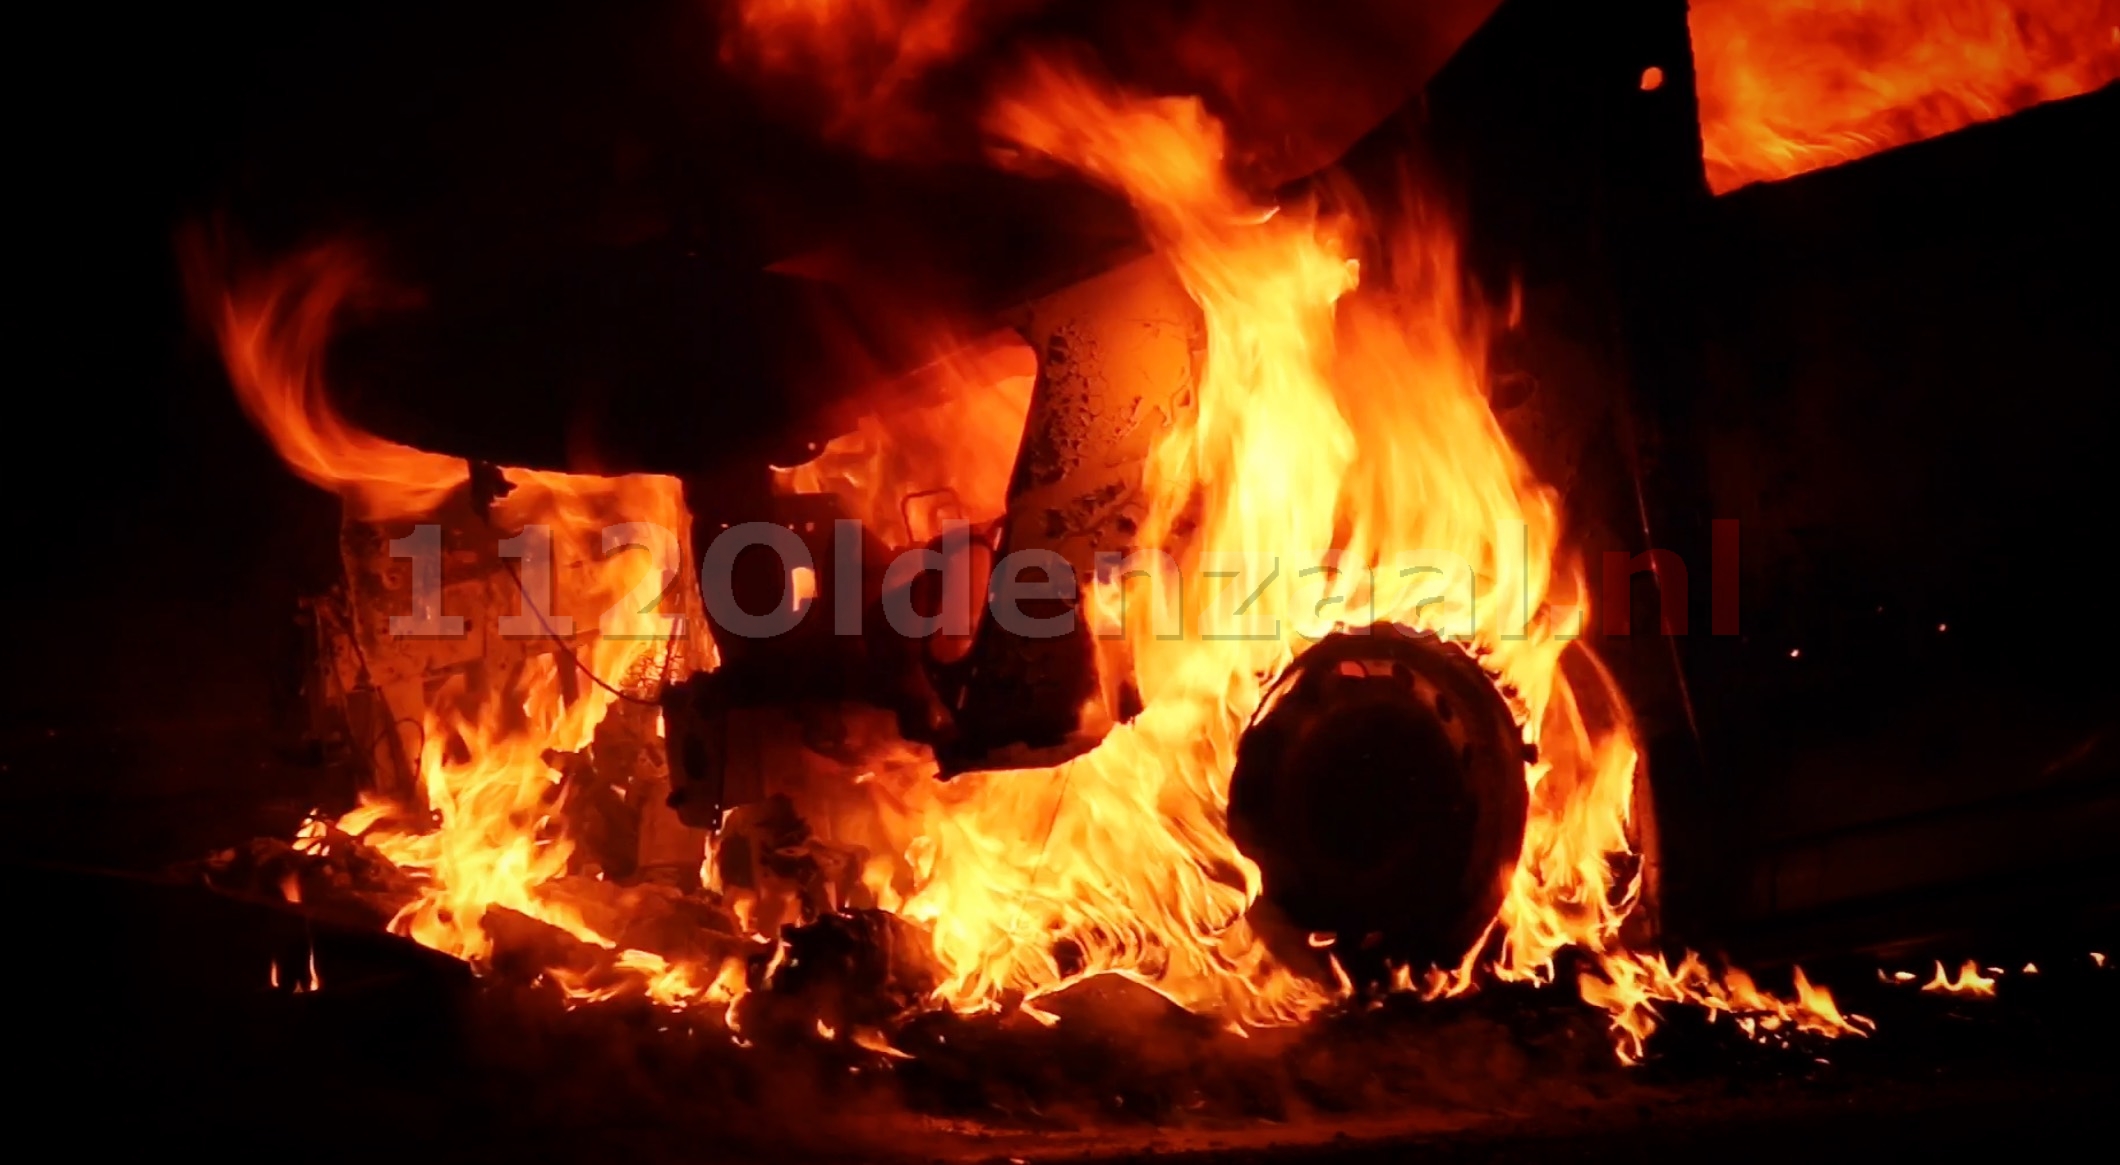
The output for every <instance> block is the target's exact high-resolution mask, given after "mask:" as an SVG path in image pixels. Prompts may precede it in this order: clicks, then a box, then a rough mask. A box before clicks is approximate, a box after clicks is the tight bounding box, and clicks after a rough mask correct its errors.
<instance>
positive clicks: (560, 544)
mask: <svg viewBox="0 0 2120 1165" xmlns="http://www.w3.org/2000/svg"><path fill="white" fill-rule="evenodd" d="M189 258H190V260H191V273H192V275H193V278H194V286H195V292H196V293H197V294H198V295H199V296H200V297H201V298H202V299H203V300H204V301H205V302H204V304H203V306H205V307H206V309H207V311H208V313H209V315H210V316H211V319H212V322H213V324H214V329H215V332H216V335H217V337H218V339H219V342H220V347H221V354H222V358H223V360H224V362H225V363H226V365H227V368H228V371H229V376H230V379H231V380H232V381H233V383H234V385H235V388H236V392H237V395H238V397H239V398H240V399H241V401H242V402H243V405H244V408H245V409H246V410H247V411H248V412H249V414H250V416H251V419H252V420H253V421H255V422H256V423H257V425H258V427H259V428H260V429H261V430H263V432H264V433H265V434H266V436H267V437H269V438H270V439H271V441H272V443H273V445H274V447H275V448H276V449H277V450H278V451H279V453H280V455H281V456H282V457H283V458H285V459H286V461H287V463H288V465H289V466H290V467H291V468H293V469H294V470H295V472H297V473H298V474H300V475H301V476H303V477H305V478H307V479H308V480H310V481H312V482H314V483H316V484H317V485H320V486H323V487H325V488H327V489H331V490H333V491H335V492H337V493H338V494H339V495H340V496H341V497H342V498H343V499H344V500H345V502H346V505H347V508H348V512H349V515H350V516H354V517H357V518H359V519H361V520H365V521H372V522H383V521H393V520H413V519H430V518H431V517H432V515H433V514H434V513H435V511H437V510H438V509H440V508H441V507H442V506H443V505H444V503H445V502H447V501H448V500H449V499H451V498H452V497H454V496H457V495H458V494H459V493H460V492H461V491H462V490H464V488H465V486H466V483H467V480H468V478H469V470H468V467H467V466H466V464H465V463H464V462H462V461H459V460H456V459H454V458H449V457H444V456H441V455H438V454H433V453H427V452H423V451H420V450H417V449H412V448H409V447H407V446H404V445H399V444H396V443H393V442H390V441H386V440H383V439H381V438H379V437H376V436H374V435H372V434H368V433H365V432H362V431H360V430H358V429H356V428H354V427H353V426H351V425H349V424H347V423H346V422H345V421H344V420H343V419H342V418H341V417H340V416H339V415H338V414H337V413H336V412H335V411H334V410H333V409H332V407H331V404H330V401H329V399H328V397H327V396H326V393H325V386H324V381H323V377H322V367H323V358H324V351H325V344H326V341H327V340H328V338H329V335H330V330H331V327H332V325H333V322H334V321H335V320H336V319H337V318H338V317H339V315H340V314H341V312H343V311H344V310H346V309H347V308H348V307H349V305H350V304H351V303H352V302H354V301H355V299H356V298H357V296H358V295H359V294H360V293H361V292H363V291H364V290H366V289H369V288H371V287H372V286H373V281H372V279H371V277H370V276H369V274H368V273H367V272H366V271H365V269H364V267H363V265H362V264H361V262H360V260H359V258H358V257H357V256H356V255H354V254H352V253H351V252H349V251H347V250H344V249H339V248H323V249H318V250H314V251H311V252H308V253H306V254H303V255H301V256H299V257H297V258H295V259H293V260H290V261H288V262H286V263H283V264H281V265H280V266H278V267H277V268H275V269H274V270H273V271H271V272H270V273H268V274H266V275H263V276H256V275H247V276H246V275H241V274H236V275H233V276H228V275H224V274H222V273H220V272H217V271H215V270H214V269H213V268H214V263H215V257H214V256H212V255H211V254H210V252H209V250H208V249H207V248H205V247H204V246H194V247H193V248H192V251H191V254H190V256H189ZM503 477H504V479H505V481H506V482H507V484H508V485H509V486H510V487H512V488H511V490H510V491H509V492H508V493H507V494H506V495H505V496H504V497H501V498H499V499H498V500H496V501H495V502H494V504H493V507H492V517H491V521H492V524H493V526H494V527H495V528H496V529H497V530H507V531H514V530H518V529H520V528H522V527H525V526H533V525H540V526H546V527H549V528H550V529H551V531H552V540H553V544H552V554H551V560H552V562H553V563H554V565H555V570H554V574H555V575H556V576H557V587H556V601H555V603H554V608H555V609H554V610H552V611H547V612H543V614H544V615H546V616H548V617H553V618H557V617H562V616H570V615H571V616H573V617H574V618H575V620H576V622H579V623H581V624H583V625H585V626H594V627H596V628H597V631H596V633H595V634H594V635H593V636H592V637H590V642H589V644H588V647H587V650H586V652H583V653H581V654H579V655H577V657H576V658H577V659H579V661H580V663H581V665H582V666H583V667H584V668H585V669H586V670H588V671H589V672H590V673H591V674H593V675H595V676H597V677H606V678H607V682H611V683H614V684H615V683H617V682H620V681H621V680H622V678H623V677H625V676H627V675H629V674H631V673H632V672H633V671H634V670H635V669H636V668H638V667H641V666H643V665H645V664H651V663H652V662H653V661H654V660H656V659H658V658H660V657H661V656H662V655H663V653H665V652H668V651H670V650H672V649H673V645H674V644H675V643H676V642H677V641H678V640H679V639H680V638H681V637H682V636H683V635H684V634H685V631H684V630H683V628H682V627H681V626H679V625H676V624H674V623H673V620H672V619H671V618H670V617H668V616H665V615H663V614H662V613H660V611H659V610H657V609H655V607H654V606H653V605H652V602H651V601H652V600H653V598H654V596H655V595H656V594H658V593H660V592H661V590H662V587H663V585H667V583H668V582H669V581H670V579H671V578H673V577H675V575H676V573H677V571H676V568H677V567H678V566H679V565H680V564H681V562H682V557H681V554H680V553H679V552H678V551H677V549H676V547H675V546H674V545H673V546H668V547H662V548H659V549H660V550H661V551H662V553H660V554H653V555H650V556H647V557H650V558H653V559H655V561H644V556H642V555H640V554H638V553H626V552H624V551H623V550H622V549H621V550H620V552H617V553H611V554H608V555H607V554H606V553H605V549H604V546H603V543H602V538H603V534H604V531H605V529H606V528H607V527H610V526H613V525H615V524H618V523H622V522H635V523H649V524H652V525H653V526H655V527H660V528H661V529H662V530H666V531H671V532H678V531H683V530H684V529H686V526H687V522H688V519H687V517H686V515H685V512H684V506H683V501H682V497H681V494H680V490H679V487H678V483H677V482H676V481H675V480H674V479H671V478H664V477H651V476H645V475H634V476H629V477H616V478H609V477H587V476H577V475H570V474H562V473H547V472H537V471H531V470H522V469H509V470H505V471H503ZM647 540H650V541H652V540H653V539H652V538H650V539H647ZM651 549H655V548H651ZM655 571H661V572H663V574H662V577H661V578H660V579H659V580H658V579H656V578H653V577H650V576H651V572H655ZM643 583H647V584H648V585H650V586H652V587H653V588H654V589H650V590H648V591H647V592H646V597H645V598H640V601H637V602H636V601H625V602H622V601H621V600H626V599H629V598H638V597H639V592H640V590H641V587H642V584H643ZM658 584H660V585H658ZM600 616H601V617H600ZM471 633H472V634H479V633H481V630H480V629H477V628H474V629H472V632H471ZM567 650H570V651H577V652H579V651H580V648H577V647H572V646H569V647H568V648H567ZM695 658H696V657H695ZM572 666H573V665H571V664H567V663H564V662H563V661H561V660H560V659H559V658H558V657H557V656H555V655H543V656H539V657H536V658H535V659H534V660H532V661H531V663H530V665H528V666H525V667H524V668H523V669H521V674H520V675H518V676H515V677H512V678H511V679H509V680H508V681H506V682H500V683H491V684H488V685H487V686H486V688H485V690H475V689H474V688H473V687H472V686H471V685H470V683H469V682H468V681H467V680H466V679H465V677H464V676H462V675H458V676H455V677H452V678H451V679H450V680H449V682H448V683H447V684H446V685H445V686H444V687H443V689H442V690H441V691H438V692H436V693H434V694H433V695H432V696H431V697H430V700H429V704H428V708H427V712H426V716H425V718H424V721H423V722H422V723H421V724H420V726H419V727H420V729H421V731H420V733H419V738H418V739H419V740H420V742H421V743H420V747H419V750H418V756H417V771H418V779H419V792H420V794H421V797H422V799H423V801H424V804H423V805H422V806H419V807H412V806H400V805H391V804H387V803H384V802H380V801H369V802H367V803H364V804H363V805H362V806H360V807H359V808H357V809H355V810H353V811H352V812H351V813H349V814H347V815H346V816H345V817H343V818H341V819H340V820H339V821H338V822H337V823H336V825H337V828H338V829H340V830H342V831H344V832H346V833H349V834H353V835H356V836H360V837H362V838H363V840H365V841H367V842H368V843H369V844H371V845H373V846H375V847H376V848H377V849H378V850H380V851H381V852H382V853H383V854H384V855H385V856H386V857H388V858H389V859H390V860H391V861H392V862H393V863H395V864H396V865H398V866H399V867H400V868H402V869H404V870H407V871H410V872H413V873H415V874H417V875H420V876H422V877H423V878H424V881H425V884H424V886H423V888H422V890H421V892H420V895H419V897H418V899H417V900H416V901H414V902H413V903H412V904H411V905H409V906H407V907H406V908H405V909H404V911H403V912H402V913H400V914H399V915H398V917H397V918H396V920H395V921H394V922H393V923H392V927H393V929H395V930H398V931H399V932H401V933H404V934H408V935H410V936H411V937H413V938H414V939H417V940H418V941H419V942H421V943H423V944H425V945H427V946H430V947H433V948H435V949H437V950H441V951H446V952H448V953H450V954H453V955H457V956H460V957H463V958H467V959H474V960H475V959H480V958H483V957H485V956H486V955H487V954H488V953H489V952H490V949H491V941H490V939H489V938H488V936H487V934H486V932H485V930H484V929H483V928H482V926H481V920H482V919H483V918H484V916H485V915H486V913H487V912H488V911H490V910H492V909H493V908H495V907H506V908H508V909H511V910H515V911H518V912H520V913H522V914H525V915H528V916H530V917H532V918H535V919H538V920H540V921H543V922H546V923H548V924H550V925H553V926H556V927H559V928H560V929H562V930H565V931H567V932H568V933H570V934H572V935H574V936H575V937H576V938H578V939H581V940H583V941H585V942H591V943H594V944H597V945H599V946H603V947H610V946H612V945H614V944H613V942H612V940H611V939H610V938H608V937H606V936H604V935H602V934H600V933H598V932H597V930H596V929H595V928H594V927H592V926H591V925H590V924H589V923H588V922H587V921H586V920H585V919H584V918H583V916H582V912H581V910H580V909H579V908H578V906H577V905H575V904H573V903H570V902H569V901H567V900H566V899H564V898H563V897H560V896H558V895H555V894H553V893H551V892H550V891H549V889H548V887H549V885H550V884H551V883H552V882H553V881H554V880H555V879H557V878H559V877H560V876H561V875H563V874H564V873H566V870H567V859H568V857H569V855H570V853H571V852H572V844H571V843H570V842H569V840H568V839H567V838H566V837H565V836H564V835H561V834H558V833H554V832H550V831H548V830H547V829H546V828H545V826H546V825H547V824H548V823H549V822H550V820H551V818H552V815H553V814H554V813H555V812H556V810H557V808H558V806H557V805H556V804H555V803H554V787H555V785H556V784H557V782H558V781H559V779H560V778H559V774H558V773H556V772H554V771H553V769H552V768H551V767H550V766H549V765H548V764H547V763H546V762H545V760H544V759H543V758H544V754H545V753H546V751H547V750H557V751H562V752H569V751H574V750H578V749H580V748H581V747H583V746H584V745H586V744H587V743H588V742H589V740H590V738H591V736H592V735H593V734H594V732H595V730H596V726H597V724H598V722H600V721H601V720H602V719H603V717H604V716H605V714H606V713H607V712H608V711H609V710H610V708H611V707H612V705H613V704H615V703H616V702H617V701H618V700H619V699H620V696H619V695H618V694H616V693H614V692H612V691H609V690H606V689H605V688H603V687H601V686H598V685H595V684H586V685H581V690H580V691H579V694H578V695H576V696H575V698H573V699H572V700H569V699H567V698H565V696H564V693H565V692H566V691H568V690H569V689H570V688H572V687H573V685H569V684H563V683H562V680H563V678H565V677H563V676H562V675H561V669H562V668H571V667H572ZM302 840H303V841H304V843H305V844H315V843H316V837H315V834H314V833H313V832H312V830H311V824H310V823H305V825H304V831H303V836H302Z"/></svg>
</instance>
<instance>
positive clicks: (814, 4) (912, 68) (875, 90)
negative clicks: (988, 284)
mask: <svg viewBox="0 0 2120 1165" xmlns="http://www.w3.org/2000/svg"><path fill="white" fill-rule="evenodd" d="M1031 6H1033V5H1032V4H1027V3H1024V2H1023V0H1016V2H1014V3H1009V4H996V3H993V2H992V0H988V2H986V3H977V4H975V3H974V2H973V0H738V2H737V3H735V4H733V5H731V13H730V17H729V21H728V25H727V28H726V29H725V31H724V35H723V38H722V55H723V57H724V58H725V59H727V60H728V61H730V62H732V63H736V64H741V65H743V66H745V67H747V68H749V69H750V70H752V71H754V72H756V73H758V74H760V75H761V76H763V77H766V78H773V79H793V80H795V81H797V82H800V83H802V84H803V85H805V86H806V87H809V88H810V89H812V90H814V91H813V92H811V93H809V94H808V96H809V97H810V99H811V101H812V102H813V103H815V104H818V105H820V106H821V107H822V108H821V110H820V113H821V122H822V129H823V131H824V133H825V135H826V136H828V137H831V138H835V139H840V140H844V141H848V142H851V143H852V144H854V145H856V146H858V147H860V148H862V149H865V150H868V151H870V152H873V153H878V154H884V153H895V152H899V151H903V150H905V149H908V148H911V147H913V146H915V145H917V143H918V142H919V140H920V139H921V137H922V134H923V130H924V126H923V124H922V118H921V114H920V112H919V110H918V108H917V104H916V102H915V101H914V99H913V90H914V89H915V87H916V86H917V85H918V83H919V82H920V81H921V80H922V79H923V78H924V77H925V76H926V75H927V74H928V73H929V72H930V71H931V70H934V69H936V68H937V67H939V66H942V65H945V64H947V63H949V62H950V61H952V60H954V59H955V58H957V57H958V56H959V55H960V54H962V53H963V52H964V51H965V49H966V48H967V47H968V46H969V44H970V43H971V42H972V40H973V39H974V38H975V36H976V34H977V33H978V31H979V25H980V22H982V21H984V20H986V19H989V18H991V17H993V16H995V15H997V12H996V10H1000V12H1001V13H1005V12H1006V11H1007V10H1008V9H1011V8H1014V9H1023V8H1028V7H1031Z"/></svg>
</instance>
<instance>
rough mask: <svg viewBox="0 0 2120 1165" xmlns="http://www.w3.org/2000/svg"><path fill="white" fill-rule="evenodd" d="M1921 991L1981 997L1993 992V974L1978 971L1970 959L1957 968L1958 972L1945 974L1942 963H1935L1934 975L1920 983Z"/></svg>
mask: <svg viewBox="0 0 2120 1165" xmlns="http://www.w3.org/2000/svg"><path fill="white" fill-rule="evenodd" d="M1921 989H1922V990H1923V991H1929V992H1933V993H1935V994H1939V995H1957V996H1961V997H1964V998H1970V999H1983V998H1986V997H1988V996H1991V995H1993V994H1995V976H1993V975H1983V974H1981V973H1980V965H1979V964H1978V963H1976V962H1974V961H1973V960H1971V959H1967V960H1966V961H1965V965H1964V966H1962V967H1960V968H1958V974H1957V975H1955V976H1953V975H1949V974H1946V973H1945V972H1944V969H1943V964H1942V963H1937V964H1936V977H1935V978H1933V979H1930V980H1929V981H1928V982H1927V983H1924V984H1922V985H1921Z"/></svg>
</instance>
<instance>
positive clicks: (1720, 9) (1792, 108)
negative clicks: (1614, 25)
mask: <svg viewBox="0 0 2120 1165" xmlns="http://www.w3.org/2000/svg"><path fill="white" fill-rule="evenodd" d="M1689 8H1690V16H1689V19H1690V22H1691V26H1692V32H1693V54H1694V58H1695V71H1696V73H1697V75H1698V77H1699V82H1698V87H1699V93H1700V122H1701V147H1702V153H1703V156H1704V158H1705V160H1706V162H1707V169H1708V185H1709V186H1710V187H1712V188H1713V189H1714V190H1715V192H1716V193H1718V194H1720V193H1722V192H1724V191H1728V190H1734V189H1736V188H1737V187H1739V186H1743V185H1745V184H1746V183H1750V182H1763V181H1772V180H1774V179H1776V178H1787V177H1789V176H1791V175H1794V174H1801V173H1804V172H1805V171H1808V170H1816V169H1819V168H1820V167H1823V166H1831V165H1834V164H1835V163H1839V162H1845V161H1849V160H1851V159H1854V158H1860V157H1863V156H1865V155H1868V154H1874V153H1876V152H1878V151H1879V150H1885V149H1890V148H1891V147H1893V146H1898V145H1905V144H1906V143H1908V142H1916V141H1920V140H1922V139H1924V138H1931V137H1935V136H1936V135H1937V134H1941V133H1948V132H1949V131H1951V130H1954V129H1957V128H1959V127H1960V126H1965V125H1970V124H1973V123H1974V122H1980V121H1988V120H1992V119H1994V118H1997V117H2001V116H2003V115H2004V114H2008V113H2013V112H2015V111H2017V110H2020V109H2024V108H2027V107H2029V106H2033V105H2037V104H2039V103H2040V102H2043V101H2054V100H2057V99H2060V98H2063V97H2071V96H2074V95H2076V94H2079V93H2088V92H2090V91H2091V90H2094V89H2097V88H2099V87H2100V86H2102V85H2105V84H2107V83H2109V82H2110V81H2112V80H2113V79H2114V78H2115V77H2120V9H2116V8H2115V6H2114V5H2113V4H2111V3H2109V2H2106V3H2087V2H2084V0H1797V2H1795V3H1783V2H1781V0H1693V3H1692V4H1691V5H1690V6H1689Z"/></svg>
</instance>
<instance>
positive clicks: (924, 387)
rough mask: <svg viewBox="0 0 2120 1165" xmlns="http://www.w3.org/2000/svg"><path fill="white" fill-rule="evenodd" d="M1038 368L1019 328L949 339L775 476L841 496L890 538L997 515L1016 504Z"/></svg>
mask: <svg viewBox="0 0 2120 1165" xmlns="http://www.w3.org/2000/svg"><path fill="white" fill-rule="evenodd" d="M1037 377H1038V361H1037V356H1036V354H1035V353H1033V352H1032V351H1031V350H1030V346H1029V345H1028V344H1025V343H1024V342H1023V339H1022V337H1020V336H1017V335H1015V334H1014V333H1007V334H1005V335H1003V336H994V337H987V338H985V339H983V340H980V341H978V342H975V343H970V344H962V345H955V346H951V347H950V349H949V351H947V352H946V353H945V354H944V355H942V356H941V357H938V358H937V359H935V360H934V361H932V362H931V363H930V364H929V365H928V366H926V367H925V368H922V369H920V370H918V371H917V372H916V373H914V374H913V375H912V376H909V377H906V378H904V379H905V380H906V381H908V382H910V383H905V384H901V385H898V386H887V390H886V391H881V392H877V393H875V394H873V396H874V404H873V407H872V408H871V409H870V410H869V411H868V412H866V413H865V414H864V415H862V416H861V417H860V418H859V420H858V422H857V426H856V428H855V429H854V431H853V432H851V433H847V434H845V435H843V436H840V437H836V438H834V439H832V440H831V441H829V442H827V443H826V444H825V447H824V448H823V449H822V450H821V451H819V452H818V454H817V456H815V457H814V458H812V459H811V460H809V461H806V462H804V463H802V464H801V465H797V466H794V467H792V468H788V469H776V470H775V471H774V472H773V478H774V485H775V487H776V488H777V489H779V490H780V491H781V492H783V493H810V494H819V493H829V494H832V495H834V496H836V497H837V498H839V499H840V500H841V501H842V502H844V503H845V504H846V507H847V510H846V512H847V513H848V514H849V515H850V516H852V517H855V518H859V519H860V520H861V521H862V523H863V524H864V525H865V526H866V527H867V528H868V529H869V530H870V531H872V532H874V533H875V534H877V535H878V536H879V537H881V538H882V539H883V540H884V542H885V544H886V545H890V546H909V545H912V544H914V543H919V542H925V541H927V540H928V539H929V538H931V537H933V535H934V533H935V532H936V531H937V530H938V529H939V525H940V523H941V522H943V521H946V520H949V519H952V518H955V519H961V520H963V521H967V522H971V523H973V524H974V525H984V524H986V523H989V522H992V521H994V520H995V519H997V518H1000V517H1001V515H1002V512H1003V511H1004V510H1005V509H1006V508H1007V505H1008V479H1009V473H1010V471H1011V470H1013V469H1014V468H1015V459H1016V444H1017V440H1018V438H1019V437H1020V435H1021V434H1022V432H1023V420H1024V415H1025V414H1026V413H1028V412H1029V411H1030V406H1031V389H1032V387H1033V386H1034V385H1035V384H1036V383H1037ZM889 387H896V388H897V389H898V391H895V392H893V391H888V388H889ZM930 503H931V504H930Z"/></svg>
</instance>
